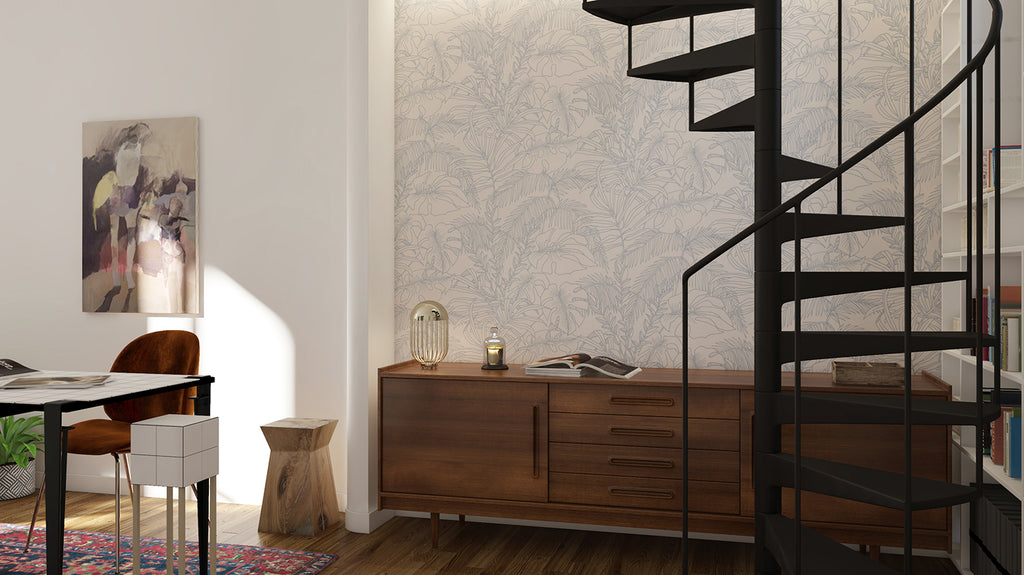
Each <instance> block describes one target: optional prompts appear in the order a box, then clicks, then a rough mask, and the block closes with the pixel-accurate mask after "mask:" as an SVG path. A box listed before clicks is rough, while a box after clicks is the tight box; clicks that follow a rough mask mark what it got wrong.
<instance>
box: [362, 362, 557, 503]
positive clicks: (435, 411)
mask: <svg viewBox="0 0 1024 575" xmlns="http://www.w3.org/2000/svg"><path fill="white" fill-rule="evenodd" d="M381 412H382V417H381V427H382V433H381V469H382V473H381V490H382V491H391V492H396V493H421V494H430V495H458V496H466V497H480V498H484V499H514V500H519V501H545V500H546V499H547V465H548V464H547V444H548V438H547V386H546V385H544V384H541V383H523V382H514V381H513V382H500V383H496V384H493V385H479V384H477V383H474V382H470V381H446V380H436V381H422V380H415V379H389V380H388V381H387V382H385V384H384V385H383V386H382V398H381Z"/></svg>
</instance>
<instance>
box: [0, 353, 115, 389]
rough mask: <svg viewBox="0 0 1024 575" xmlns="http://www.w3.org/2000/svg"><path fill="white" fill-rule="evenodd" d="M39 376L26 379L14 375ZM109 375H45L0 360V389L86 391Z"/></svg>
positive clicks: (105, 379)
mask: <svg viewBox="0 0 1024 575" xmlns="http://www.w3.org/2000/svg"><path fill="white" fill-rule="evenodd" d="M24 374H39V375H35V376H32V375H30V376H28V377H17V378H13V379H12V377H14V376H16V375H24ZM109 378H110V376H109V375H56V374H54V375H46V373H45V372H40V371H39V370H36V369H32V368H31V367H25V366H24V365H21V364H20V363H18V362H16V361H14V360H12V359H0V389H35V388H40V387H45V388H47V389H86V388H89V387H95V386H97V385H103V384H104V383H106V381H107V379H109Z"/></svg>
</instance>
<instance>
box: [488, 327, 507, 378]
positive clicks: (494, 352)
mask: <svg viewBox="0 0 1024 575" xmlns="http://www.w3.org/2000/svg"><path fill="white" fill-rule="evenodd" d="M483 369H508V366H507V365H505V340H504V339H502V338H501V336H500V335H498V328H497V327H492V328H491V336H490V337H488V338H487V339H485V340H484V365H483Z"/></svg>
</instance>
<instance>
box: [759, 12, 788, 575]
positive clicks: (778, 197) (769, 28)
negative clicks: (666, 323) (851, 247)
mask: <svg viewBox="0 0 1024 575" xmlns="http://www.w3.org/2000/svg"><path fill="white" fill-rule="evenodd" d="M754 42H755V45H756V50H755V54H756V55H755V60H754V63H755V66H754V97H755V103H756V106H757V108H756V109H757V112H756V116H755V122H754V218H755V219H757V218H760V217H761V216H764V215H765V214H767V213H768V212H769V211H771V210H772V209H773V208H775V207H777V206H778V205H779V204H781V203H782V187H781V177H780V176H781V174H780V167H781V162H782V3H781V0H758V2H757V4H756V6H755V10H754ZM778 238H779V235H778V225H777V224H769V225H767V226H765V227H763V228H761V230H759V231H757V232H756V233H755V235H754V276H755V278H754V411H755V413H770V412H771V411H770V410H769V409H767V407H768V402H770V401H771V398H772V395H773V394H776V393H778V392H779V391H780V390H781V379H782V374H781V371H780V365H779V357H780V337H781V336H780V332H781V330H782V314H781V310H780V307H779V306H780V303H779V302H780V299H779V288H780V274H779V272H780V271H781V270H782V253H781V249H780V245H779V240H778ZM754 431H755V432H754V452H755V454H761V453H779V452H780V451H781V450H782V440H781V428H780V427H779V426H778V425H775V424H774V422H772V421H770V420H769V418H768V417H756V418H755V430H754ZM756 465H757V458H755V466H756ZM754 478H755V486H754V508H755V512H756V522H755V538H756V542H757V543H756V550H755V569H756V572H757V574H758V575H778V574H779V573H781V570H780V568H779V565H778V564H777V563H776V561H775V559H774V558H773V557H772V555H771V553H769V552H768V550H767V548H766V547H765V544H764V542H765V540H766V539H765V534H766V533H765V524H764V519H765V515H775V514H779V513H781V512H782V489H781V488H779V487H772V486H770V485H769V483H768V481H767V477H766V476H765V475H764V474H761V473H756V472H755V473H754Z"/></svg>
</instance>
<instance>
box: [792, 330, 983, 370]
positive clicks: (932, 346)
mask: <svg viewBox="0 0 1024 575" xmlns="http://www.w3.org/2000/svg"><path fill="white" fill-rule="evenodd" d="M800 334H801V339H800V359H801V360H807V359H827V358H832V357H858V356H862V355H880V354H886V353H903V332H900V331H845V332H833V331H803V332H800ZM780 335H781V341H780V348H781V350H780V352H779V355H780V361H781V362H782V363H791V362H793V359H794V358H793V332H791V331H784V332H782V333H781V334H780ZM975 336H976V334H975V333H972V332H966V331H915V332H913V337H912V338H911V344H910V345H911V351H938V350H942V349H962V348H969V347H974V343H975ZM998 343H999V338H998V337H996V336H992V335H987V334H986V335H983V336H982V345H983V346H985V347H989V346H994V345H998Z"/></svg>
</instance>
